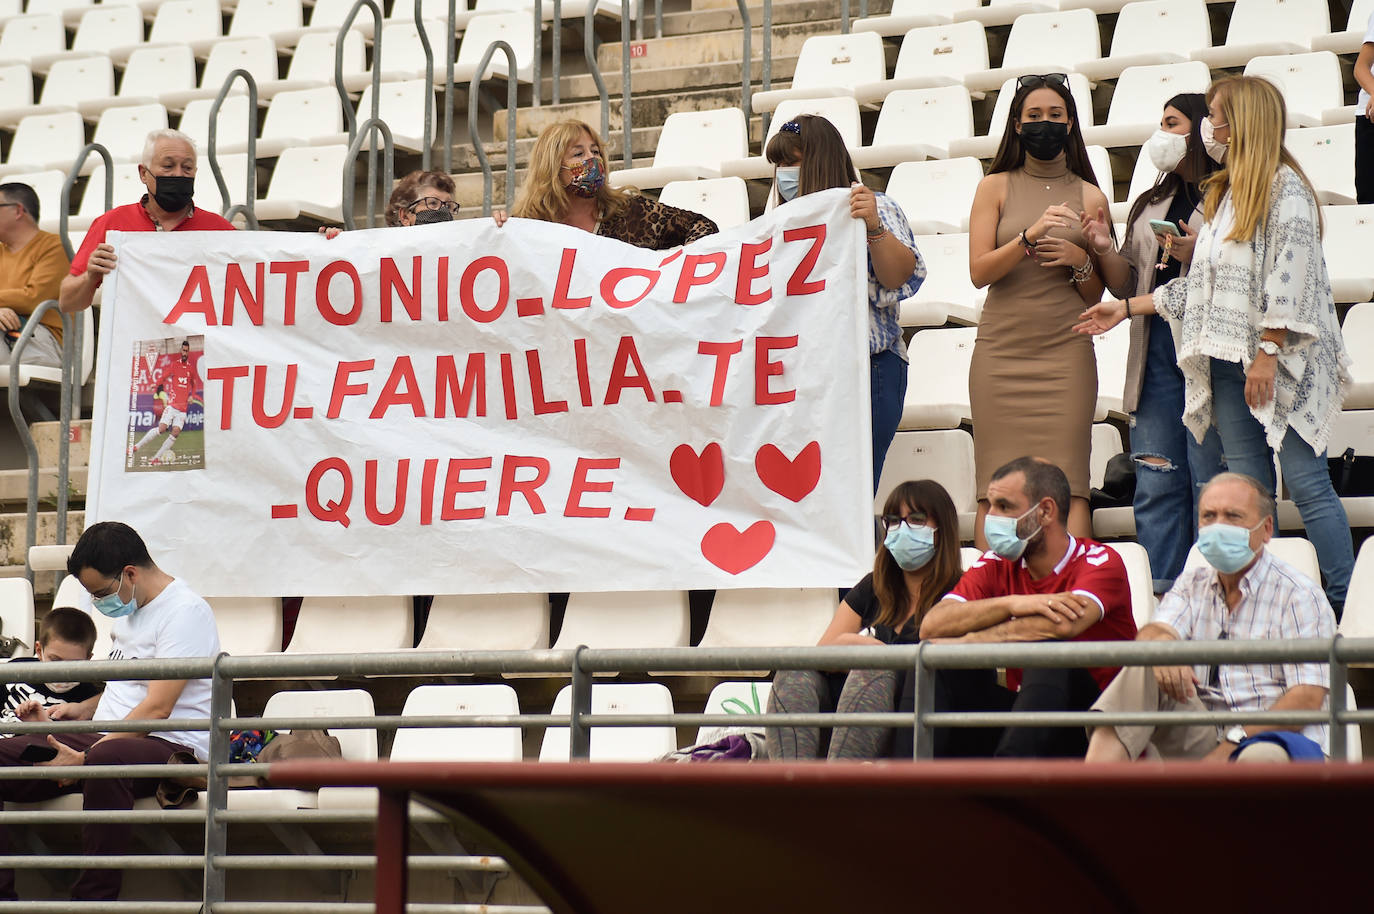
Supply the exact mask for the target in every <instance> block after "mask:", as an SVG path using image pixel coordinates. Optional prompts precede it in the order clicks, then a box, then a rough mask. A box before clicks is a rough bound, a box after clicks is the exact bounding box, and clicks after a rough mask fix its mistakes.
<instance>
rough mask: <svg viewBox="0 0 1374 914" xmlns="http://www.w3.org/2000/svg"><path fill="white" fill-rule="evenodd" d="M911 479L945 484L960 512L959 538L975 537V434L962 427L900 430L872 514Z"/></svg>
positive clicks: (889, 453)
mask: <svg viewBox="0 0 1374 914" xmlns="http://www.w3.org/2000/svg"><path fill="white" fill-rule="evenodd" d="M909 479H933V480H935V481H936V482H938V483H939V484H940V485H942V486H944V488H945V491H946V492H948V493H949V497H950V500H951V501H953V502H954V510H956V511H958V512H959V539H960V540H962V541H969V540H972V539H973V524H974V517H975V513H976V512H977V510H978V489H977V482H976V480H975V479H974V478H973V436H972V435H970V434H969V433H968V432H966V431H964V430H963V429H960V428H951V429H936V430H931V431H924V432H898V433H897V434H896V435H895V436H893V438H892V446H891V447H889V448H888V449H887V458H886V459H885V460H884V461H883V475H882V477H881V478H880V479H879V480H878V494H877V495H876V496H875V497H874V498H873V513H874V514H875V515H877V514H880V513H881V512H882V510H883V505H884V504H885V503H886V502H887V497H888V496H889V495H891V494H892V490H893V489H895V488H897V486H899V485H901V484H902V483H904V482H906V481H907V480H909Z"/></svg>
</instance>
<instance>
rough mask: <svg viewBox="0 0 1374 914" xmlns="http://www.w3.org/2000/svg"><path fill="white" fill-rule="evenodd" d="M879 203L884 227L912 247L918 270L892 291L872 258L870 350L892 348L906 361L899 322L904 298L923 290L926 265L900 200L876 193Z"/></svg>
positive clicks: (879, 214)
mask: <svg viewBox="0 0 1374 914" xmlns="http://www.w3.org/2000/svg"><path fill="white" fill-rule="evenodd" d="M874 196H875V197H876V198H877V202H878V218H879V219H880V220H881V221H882V223H883V228H885V229H887V230H888V231H889V232H891V233H892V236H893V237H894V238H896V239H897V240H898V241H900V242H901V243H902V244H904V245H906V246H907V247H909V248H911V253H913V254H915V255H916V269H915V270H914V271H912V274H911V275H910V276H909V277H907V280H906V282H904V283H902V285H901V286H900V287H899V288H896V289H889V288H887V287H886V286H884V285H883V284H882V283H880V282H878V274H876V273H874V272H873V257H872V255H871V254H870V255H869V258H868V351H869V353H870V354H873V355H877V354H878V353H880V352H884V351H886V350H888V349H891V350H892V351H893V352H895V353H897V354H898V355H899V356H901V357H902V358H903V359H905V358H906V344H905V343H904V342H902V328H901V325H899V324H898V323H897V312H898V305H900V304H901V301H902V299H904V298H910V297H911V296H913V295H915V294H916V290H917V289H919V288H921V283H923V282H925V278H926V262H925V261H924V260H923V259H922V258H921V252H920V251H918V250H916V236H915V235H913V234H912V233H911V224H910V223H909V222H907V221H906V213H904V212H902V208H901V207H900V206H898V205H897V203H896V201H895V200H893V199H892V198H891V197H889V196H888V195H887V194H884V193H877V192H875V193H874Z"/></svg>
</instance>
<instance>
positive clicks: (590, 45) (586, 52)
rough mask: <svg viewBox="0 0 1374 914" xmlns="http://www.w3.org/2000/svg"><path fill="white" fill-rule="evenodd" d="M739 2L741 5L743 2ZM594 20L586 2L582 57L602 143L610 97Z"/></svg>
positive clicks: (590, 5)
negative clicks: (598, 54) (597, 105)
mask: <svg viewBox="0 0 1374 914" xmlns="http://www.w3.org/2000/svg"><path fill="white" fill-rule="evenodd" d="M740 2H741V3H743V2H744V0H740ZM595 19H596V2H595V0H587V9H586V11H585V12H584V13H583V14H582V57H583V58H584V59H585V60H586V61H587V71H588V72H590V73H591V75H592V82H593V83H595V84H596V95H597V98H598V99H600V101H601V141H602V142H603V143H604V142H606V141H608V140H609V139H610V132H611V97H610V95H609V94H608V93H607V92H606V81H605V80H604V79H602V78H601V65H600V64H598V63H597V62H596V29H595V26H594V25H593V22H594V20H595Z"/></svg>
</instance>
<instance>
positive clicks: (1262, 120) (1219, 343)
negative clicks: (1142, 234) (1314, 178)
mask: <svg viewBox="0 0 1374 914" xmlns="http://www.w3.org/2000/svg"><path fill="white" fill-rule="evenodd" d="M1207 107H1208V114H1207V116H1206V117H1205V118H1203V120H1202V125H1201V131H1200V132H1201V140H1202V143H1203V146H1204V147H1205V148H1206V150H1207V154H1208V155H1209V156H1211V157H1212V159H1213V160H1215V161H1217V162H1219V163H1220V164H1221V166H1222V167H1221V169H1220V170H1219V171H1217V172H1215V173H1214V174H1213V175H1212V176H1211V177H1209V178H1207V179H1206V180H1205V181H1204V182H1203V190H1204V192H1205V197H1204V199H1203V215H1204V217H1205V219H1206V221H1205V222H1204V223H1203V225H1202V227H1201V228H1200V229H1199V231H1198V236H1197V241H1196V243H1195V244H1194V246H1193V255H1192V267H1191V269H1189V271H1188V274H1187V276H1185V277H1180V278H1178V279H1174V280H1172V281H1170V282H1168V283H1166V284H1165V285H1162V286H1159V287H1158V288H1156V289H1155V290H1154V291H1153V292H1151V293H1150V294H1148V295H1134V296H1131V297H1129V298H1126V299H1124V300H1120V301H1108V302H1102V303H1100V304H1096V305H1094V306H1093V307H1091V308H1088V309H1087V310H1086V311H1084V312H1083V315H1082V317H1083V320H1082V323H1080V324H1079V326H1078V329H1079V330H1081V331H1082V332H1084V333H1088V334H1096V333H1104V332H1106V331H1107V330H1109V329H1111V328H1112V327H1114V326H1116V325H1117V324H1119V323H1120V322H1121V321H1123V320H1125V319H1127V318H1134V317H1135V316H1136V315H1148V314H1161V315H1163V316H1164V317H1165V318H1166V319H1167V320H1168V321H1169V324H1170V327H1171V328H1172V330H1173V335H1174V339H1175V341H1176V343H1177V344H1178V366H1179V369H1180V370H1181V371H1182V372H1183V384H1184V395H1183V403H1184V411H1183V422H1184V424H1185V425H1186V426H1187V427H1188V431H1189V432H1190V433H1191V434H1192V437H1193V439H1194V440H1195V441H1196V440H1201V439H1202V437H1203V436H1204V435H1205V434H1206V433H1207V432H1208V430H1209V429H1211V428H1213V427H1215V428H1216V430H1217V433H1218V435H1219V437H1220V440H1221V449H1222V452H1223V453H1224V454H1225V455H1226V465H1227V469H1229V470H1231V471H1232V472H1237V473H1244V474H1245V475H1247V476H1251V477H1253V478H1255V479H1258V480H1260V481H1261V482H1262V483H1263V484H1265V485H1266V486H1268V488H1269V491H1270V492H1271V493H1272V492H1273V491H1274V488H1275V478H1274V455H1275V454H1277V455H1278V460H1279V465H1280V466H1281V467H1282V468H1283V479H1284V482H1285V483H1286V484H1287V486H1288V489H1289V492H1290V493H1291V494H1292V496H1293V500H1294V501H1295V502H1297V506H1298V510H1299V511H1300V512H1301V514H1302V521H1303V526H1305V527H1306V528H1307V538H1308V539H1309V540H1311V542H1312V545H1313V546H1314V547H1315V548H1316V550H1317V559H1318V562H1319V564H1320V565H1321V570H1322V574H1323V576H1324V577H1325V579H1326V594H1327V597H1328V598H1329V599H1330V601H1331V604H1332V606H1333V607H1334V608H1335V609H1336V612H1337V614H1338V615H1339V613H1340V610H1341V608H1342V606H1343V605H1344V603H1345V594H1346V589H1347V587H1348V585H1349V583H1350V572H1351V569H1352V567H1353V566H1354V552H1353V549H1352V546H1351V539H1350V524H1349V521H1348V520H1347V518H1346V515H1345V510H1344V508H1343V507H1342V506H1341V502H1340V499H1339V498H1338V497H1337V496H1336V493H1335V490H1334V489H1332V487H1331V477H1330V475H1329V474H1328V470H1327V463H1326V442H1327V438H1328V437H1329V436H1330V433H1331V425H1332V422H1333V421H1334V419H1335V418H1336V415H1337V414H1338V413H1339V412H1340V410H1341V402H1342V401H1343V400H1344V398H1345V392H1346V389H1347V388H1348V387H1349V385H1350V356H1349V355H1348V354H1347V352H1346V350H1345V343H1344V341H1343V340H1342V338H1341V328H1340V324H1339V322H1338V321H1337V318H1336V304H1335V301H1334V299H1333V298H1332V296H1331V281H1330V279H1329V277H1328V276H1327V272H1326V260H1325V257H1324V255H1323V253H1322V246H1321V212H1320V210H1319V209H1318V208H1317V195H1316V193H1315V192H1314V191H1313V189H1312V184H1311V182H1310V181H1308V180H1307V176H1306V175H1304V174H1303V173H1302V169H1301V168H1299V167H1298V163H1297V162H1296V161H1294V159H1293V157H1292V155H1290V154H1289V152H1288V150H1287V149H1286V148H1285V147H1284V144H1283V143H1284V134H1285V126H1286V124H1287V120H1288V112H1287V108H1286V106H1285V105H1284V102H1283V96H1282V95H1281V94H1280V93H1279V90H1278V89H1277V88H1276V87H1275V86H1274V85H1273V84H1272V83H1270V82H1269V81H1268V80H1264V79H1259V78H1256V77H1248V76H1241V77H1229V78H1226V79H1221V80H1218V81H1217V82H1215V83H1213V84H1212V87H1211V88H1210V89H1209V90H1208V91H1207ZM1237 529H1239V530H1240V532H1239V533H1238V534H1237V535H1236V538H1237V539H1238V540H1240V539H1244V538H1245V537H1246V536H1247V534H1246V533H1245V532H1244V529H1243V528H1237Z"/></svg>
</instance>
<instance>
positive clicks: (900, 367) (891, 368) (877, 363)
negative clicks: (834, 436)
mask: <svg viewBox="0 0 1374 914" xmlns="http://www.w3.org/2000/svg"><path fill="white" fill-rule="evenodd" d="M868 372H869V373H868V393H869V398H870V402H871V405H872V409H873V494H874V495H877V494H878V479H879V478H880V477H881V476H882V475H883V460H884V459H885V458H886V457H887V449H888V448H889V447H890V446H891V445H892V437H893V436H894V435H896V434H897V425H898V424H899V423H900V422H901V421H902V404H903V403H905V402H906V374H907V365H906V359H904V358H902V357H901V356H899V355H898V354H897V353H895V352H893V351H892V350H891V349H884V350H883V351H882V352H875V353H873V355H871V356H870V357H869V359H868Z"/></svg>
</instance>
